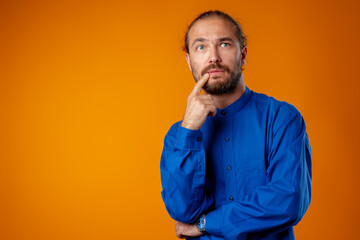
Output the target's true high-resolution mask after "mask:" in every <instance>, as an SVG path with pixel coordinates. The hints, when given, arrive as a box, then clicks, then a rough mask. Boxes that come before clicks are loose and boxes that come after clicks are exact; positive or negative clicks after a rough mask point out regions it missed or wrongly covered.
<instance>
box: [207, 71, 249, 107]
mask: <svg viewBox="0 0 360 240" xmlns="http://www.w3.org/2000/svg"><path fill="white" fill-rule="evenodd" d="M244 92H245V82H244V78H243V76H241V79H240V82H239V85H238V87H237V88H236V89H235V91H234V92H232V93H228V94H222V95H212V98H213V100H214V103H215V107H216V108H219V109H223V108H225V107H227V106H229V105H230V104H232V103H233V102H235V101H236V100H238V99H239V98H240V97H241V96H242V95H243V94H244Z"/></svg>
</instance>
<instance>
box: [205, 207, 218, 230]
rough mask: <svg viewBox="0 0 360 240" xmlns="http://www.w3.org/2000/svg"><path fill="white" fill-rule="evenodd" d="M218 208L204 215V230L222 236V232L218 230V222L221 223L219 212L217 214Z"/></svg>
mask: <svg viewBox="0 0 360 240" xmlns="http://www.w3.org/2000/svg"><path fill="white" fill-rule="evenodd" d="M218 212H219V210H215V211H212V212H209V213H208V214H207V215H206V225H205V227H206V232H208V233H209V234H211V235H217V236H222V233H221V231H220V226H221V225H220V224H221V214H217V213H218Z"/></svg>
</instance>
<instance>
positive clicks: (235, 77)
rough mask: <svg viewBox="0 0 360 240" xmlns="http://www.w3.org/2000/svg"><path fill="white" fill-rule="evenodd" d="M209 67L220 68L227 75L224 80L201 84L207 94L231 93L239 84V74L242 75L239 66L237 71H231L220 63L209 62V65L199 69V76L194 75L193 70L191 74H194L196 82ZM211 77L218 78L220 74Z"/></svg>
mask: <svg viewBox="0 0 360 240" xmlns="http://www.w3.org/2000/svg"><path fill="white" fill-rule="evenodd" d="M193 69H194V68H193ZM211 69H221V70H223V71H225V72H227V73H228V74H229V77H228V78H227V79H225V80H224V81H214V82H212V83H211V84H209V82H207V83H206V84H205V85H204V86H203V89H204V90H205V91H206V92H207V93H208V94H210V95H222V94H228V93H233V92H234V91H235V89H236V88H237V87H238V86H239V82H240V79H241V75H242V70H241V68H239V70H238V71H236V72H233V71H231V70H230V68H228V67H227V66H225V65H220V64H218V63H213V64H210V65H209V66H207V67H206V68H204V69H203V70H202V71H201V75H200V76H196V75H197V74H195V72H193V76H194V79H195V81H196V82H197V81H199V79H200V78H201V76H203V75H204V74H205V73H207V72H208V71H209V70H211ZM211 78H213V79H219V78H221V76H212V77H211Z"/></svg>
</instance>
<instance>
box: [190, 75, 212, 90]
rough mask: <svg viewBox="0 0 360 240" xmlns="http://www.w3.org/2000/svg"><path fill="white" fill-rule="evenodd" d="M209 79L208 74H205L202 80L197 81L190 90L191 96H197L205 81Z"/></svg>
mask: <svg viewBox="0 0 360 240" xmlns="http://www.w3.org/2000/svg"><path fill="white" fill-rule="evenodd" d="M208 79H209V74H208V73H205V74H204V75H203V76H202V78H200V80H199V81H197V83H196V84H195V86H194V89H193V90H192V92H191V94H192V95H199V94H200V91H201V88H202V87H203V86H204V85H205V83H206V82H207V80H208Z"/></svg>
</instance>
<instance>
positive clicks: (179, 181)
mask: <svg viewBox="0 0 360 240" xmlns="http://www.w3.org/2000/svg"><path fill="white" fill-rule="evenodd" d="M201 138H202V134H201V132H200V131H192V130H186V129H184V128H181V127H179V125H178V124H176V125H175V126H173V127H172V129H171V130H170V131H169V133H168V135H167V136H166V138H165V144H164V149H163V154H162V157H161V165H160V169H161V181H162V186H163V191H162V197H163V200H164V203H165V206H166V209H167V210H168V212H169V214H170V216H171V217H172V218H173V219H175V220H177V221H180V222H186V223H191V222H194V221H195V220H196V219H197V218H198V217H199V216H200V215H201V213H203V212H204V211H206V210H207V209H208V208H209V207H210V206H211V205H212V203H213V198H212V195H211V194H209V193H208V192H206V186H205V185H206V178H205V167H206V166H205V165H206V161H205V153H204V149H203V146H202V142H201V140H202V139H201Z"/></svg>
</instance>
